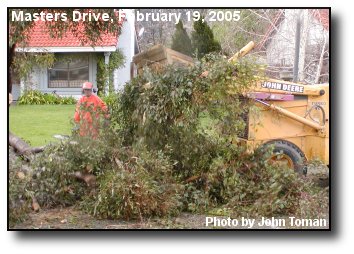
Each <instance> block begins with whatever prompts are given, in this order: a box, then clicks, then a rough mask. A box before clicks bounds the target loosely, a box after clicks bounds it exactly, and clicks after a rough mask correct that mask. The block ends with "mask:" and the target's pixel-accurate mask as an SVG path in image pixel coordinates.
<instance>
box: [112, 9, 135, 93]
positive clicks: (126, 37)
mask: <svg viewBox="0 0 354 254" xmlns="http://www.w3.org/2000/svg"><path fill="white" fill-rule="evenodd" d="M124 11H125V12H126V14H127V15H126V18H127V21H126V22H124V23H123V27H122V33H121V35H120V36H119V38H118V48H119V49H120V50H121V51H122V53H123V55H124V57H125V64H124V67H122V68H119V69H117V70H115V71H114V88H115V89H116V90H120V89H122V88H123V87H124V84H125V83H126V82H128V81H130V79H131V75H130V65H131V62H132V60H133V56H134V40H135V27H134V21H135V17H134V12H133V10H130V9H125V10H124Z"/></svg>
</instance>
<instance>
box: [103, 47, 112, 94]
mask: <svg viewBox="0 0 354 254" xmlns="http://www.w3.org/2000/svg"><path fill="white" fill-rule="evenodd" d="M110 55H111V52H104V64H105V67H106V72H107V74H106V75H107V77H106V85H105V94H108V93H109V73H108V64H109V56H110Z"/></svg>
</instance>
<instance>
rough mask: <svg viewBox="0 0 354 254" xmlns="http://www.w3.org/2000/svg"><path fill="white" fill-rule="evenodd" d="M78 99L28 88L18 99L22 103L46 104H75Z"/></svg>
mask: <svg viewBox="0 0 354 254" xmlns="http://www.w3.org/2000/svg"><path fill="white" fill-rule="evenodd" d="M75 103H76V99H75V98H74V97H72V96H70V97H60V96H57V95H55V94H47V93H42V92H40V91H38V90H27V91H25V92H24V93H23V94H22V95H21V96H20V98H19V99H18V104H20V105H44V104H75Z"/></svg>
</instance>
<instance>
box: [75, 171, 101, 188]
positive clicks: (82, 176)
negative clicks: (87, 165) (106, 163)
mask: <svg viewBox="0 0 354 254" xmlns="http://www.w3.org/2000/svg"><path fill="white" fill-rule="evenodd" d="M73 176H74V177H75V178H76V179H79V180H82V181H84V182H85V183H86V184H87V186H88V187H90V188H92V187H95V186H96V176H95V175H93V174H88V173H82V172H79V171H77V172H75V173H74V174H73Z"/></svg>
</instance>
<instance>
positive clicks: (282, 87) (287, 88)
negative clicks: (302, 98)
mask: <svg viewBox="0 0 354 254" xmlns="http://www.w3.org/2000/svg"><path fill="white" fill-rule="evenodd" d="M262 87H263V88H268V89H276V90H282V91H287V92H295V93H303V92H304V87H303V86H298V85H290V84H283V83H278V82H263V84H262Z"/></svg>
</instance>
